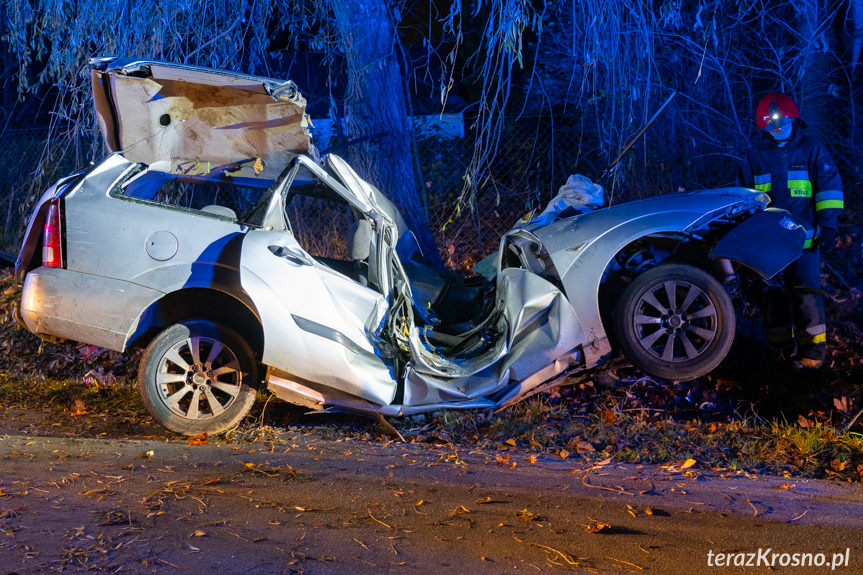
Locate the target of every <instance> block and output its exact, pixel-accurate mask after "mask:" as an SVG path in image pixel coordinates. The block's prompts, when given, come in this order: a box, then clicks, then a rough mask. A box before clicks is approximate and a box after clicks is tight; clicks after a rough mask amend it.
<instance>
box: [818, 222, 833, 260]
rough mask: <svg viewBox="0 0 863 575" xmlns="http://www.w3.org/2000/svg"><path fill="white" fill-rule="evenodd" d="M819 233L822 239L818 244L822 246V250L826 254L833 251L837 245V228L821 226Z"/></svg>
mask: <svg viewBox="0 0 863 575" xmlns="http://www.w3.org/2000/svg"><path fill="white" fill-rule="evenodd" d="M819 235H820V237H821V241H820V242H819V243H818V246H819V247H820V248H821V252H822V253H825V254H826V253H829V252H831V251H833V248H834V247H836V230H835V229H834V228H821V230H820V232H819Z"/></svg>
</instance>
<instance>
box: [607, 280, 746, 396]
mask: <svg viewBox="0 0 863 575" xmlns="http://www.w3.org/2000/svg"><path fill="white" fill-rule="evenodd" d="M615 328H616V332H617V336H618V339H619V340H620V346H621V348H622V349H623V353H624V354H625V355H626V356H627V358H629V360H630V361H631V362H632V363H633V364H634V365H635V366H636V367H638V368H640V369H642V370H643V371H645V372H647V373H649V374H650V375H653V376H656V377H661V378H664V379H671V380H675V381H686V380H689V379H694V378H696V377H700V376H702V375H704V374H706V373H708V372H710V371H711V370H713V369H714V368H715V367H716V366H718V365H719V363H720V362H721V361H722V360H723V359H725V356H726V355H727V354H728V351H729V349H731V344H732V343H733V341H734V329H735V318H734V306H733V305H732V303H731V300H730V299H729V298H728V294H726V293H725V290H724V289H723V288H722V285H720V283H719V282H718V281H716V279H715V278H714V277H713V276H711V275H710V274H708V273H707V272H705V271H703V270H701V269H699V268H696V267H693V266H689V265H685V264H665V265H660V266H657V267H655V268H652V269H650V270H648V271H646V272H644V273H643V274H641V275H639V276H638V277H636V278H635V280H633V282H632V283H631V284H629V286H628V287H627V288H626V290H625V291H624V292H623V295H622V296H621V298H620V300H619V301H618V303H617V308H616V312H615Z"/></svg>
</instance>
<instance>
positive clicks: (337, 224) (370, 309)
mask: <svg viewBox="0 0 863 575" xmlns="http://www.w3.org/2000/svg"><path fill="white" fill-rule="evenodd" d="M303 185H306V184H302V183H297V182H296V181H295V182H294V183H293V188H295V189H293V190H291V189H289V190H286V192H285V194H284V197H285V198H286V203H285V205H286V206H287V208H286V216H287V219H288V220H289V221H290V229H289V230H287V231H280V230H267V229H260V230H252V231H250V232H249V233H248V234H247V235H246V237H245V239H244V241H243V249H242V258H241V270H242V271H241V278H242V284H243V287H244V289H245V290H246V292H247V293H249V295H250V296H251V298H252V300H253V302H254V304H255V306H256V308H257V310H258V312H259V314H260V317H261V322H262V324H263V328H264V355H263V361H264V363H265V364H267V365H269V366H271V367H273V368H275V369H277V370H280V371H283V372H286V373H287V374H289V375H290V376H293V377H294V378H299V379H301V380H307V381H311V382H315V383H318V384H322V385H325V386H327V387H330V388H334V389H337V390H339V391H342V392H345V393H349V394H351V395H354V396H357V397H361V398H363V399H366V400H368V401H372V402H374V403H377V404H381V405H385V404H389V403H390V402H392V400H393V398H394V397H395V393H396V387H397V384H396V379H397V376H396V374H395V373H394V370H393V361H392V358H390V357H387V355H388V353H387V351H386V349H387V346H386V345H381V344H380V342H379V340H378V336H379V334H380V331H381V328H382V323H383V320H384V318H385V316H386V313H387V309H388V302H387V298H386V297H385V296H384V295H383V294H382V293H381V291H379V290H378V289H375V288H374V287H370V286H368V285H363V283H362V281H361V279H362V277H361V275H360V274H361V271H360V269H359V266H356V265H355V262H353V261H350V259H349V258H346V255H347V245H346V242H347V237H348V232H349V229H350V225H351V223H352V221H351V220H353V221H357V220H358V218H360V217H364V216H363V214H358V213H357V210H356V209H355V208H354V207H353V206H352V205H351V204H350V203H349V202H348V201H347V200H346V199H345V198H344V197H342V196H340V195H339V194H338V193H337V192H336V191H335V190H333V189H332V188H329V187H328V186H326V185H324V184H322V183H321V182H320V181H317V182H314V183H313V184H311V186H310V187H308V188H307V189H306V190H300V191H299V192H298V191H297V189H299V188H302V187H303ZM324 196H326V197H324ZM324 200H326V201H324ZM323 204H329V205H326V206H324V205H323ZM332 204H337V205H338V206H339V207H340V208H341V211H333V209H332ZM324 208H329V211H327V209H324Z"/></svg>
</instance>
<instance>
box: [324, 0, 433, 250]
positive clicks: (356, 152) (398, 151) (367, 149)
mask: <svg viewBox="0 0 863 575" xmlns="http://www.w3.org/2000/svg"><path fill="white" fill-rule="evenodd" d="M330 6H331V7H332V10H333V14H334V15H335V18H336V26H337V28H338V31H339V35H340V36H341V40H342V42H341V44H342V46H344V50H345V57H346V60H347V65H348V87H347V88H348V89H347V94H346V97H345V124H346V128H347V135H348V138H349V140H353V141H355V143H354V144H353V145H352V146H350V147H349V149H348V154H349V159H350V162H351V164H352V165H353V167H354V169H356V170H357V172H358V173H359V174H360V175H362V176H363V177H365V178H367V179H368V180H369V181H370V182H372V183H373V184H374V185H375V186H377V187H378V189H380V190H381V191H382V192H383V193H384V194H385V195H386V196H387V197H389V198H390V199H391V200H393V201H394V202H395V203H396V204H397V205H398V206H399V207H400V208H401V211H402V215H403V216H404V218H405V221H407V224H408V226H409V227H410V228H411V230H413V232H414V234H416V237H417V240H418V242H419V244H420V248H421V249H422V251H423V254H425V255H426V257H428V258H429V259H430V260H431V261H432V262H434V263H435V264H437V265H442V264H441V259H440V254H439V253H438V250H437V247H436V246H435V241H434V238H433V237H432V235H431V230H430V229H429V225H428V221H427V219H426V216H425V213H424V212H423V208H422V203H421V201H420V198H419V194H418V192H417V183H416V180H415V177H414V171H413V163H412V158H411V141H410V125H409V124H408V122H410V121H411V119H410V118H409V117H408V115H407V104H406V94H405V91H404V83H403V81H402V70H401V67H400V66H399V60H398V57H397V45H396V39H395V33H396V32H395V27H394V25H393V22H392V20H391V18H390V14H389V12H388V11H387V5H386V0H330Z"/></svg>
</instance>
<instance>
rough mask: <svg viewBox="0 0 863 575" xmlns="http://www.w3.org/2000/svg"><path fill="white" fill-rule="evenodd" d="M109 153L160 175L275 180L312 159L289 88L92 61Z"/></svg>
mask: <svg viewBox="0 0 863 575" xmlns="http://www.w3.org/2000/svg"><path fill="white" fill-rule="evenodd" d="M90 70H91V78H92V89H93V102H94V105H95V108H96V117H97V119H98V123H99V127H100V129H101V130H102V136H103V138H104V139H105V143H106V144H107V145H108V147H109V148H110V149H111V150H112V151H115V152H121V153H122V154H123V155H124V156H125V157H126V158H127V159H129V160H130V161H133V162H141V163H145V164H148V165H150V166H151V167H152V168H154V169H159V170H161V171H165V172H170V173H177V174H188V175H197V176H202V175H207V174H211V173H212V174H213V175H214V176H221V175H222V174H223V173H226V174H228V175H230V176H234V177H237V176H241V177H252V178H256V179H262V180H274V179H276V177H277V176H278V175H279V173H281V171H282V170H283V169H284V167H285V166H286V165H287V164H288V162H289V161H290V160H291V159H292V158H294V157H295V156H296V155H298V154H310V153H312V149H313V148H312V143H311V136H310V135H309V132H308V129H307V128H308V122H307V117H306V115H305V109H306V100H305V98H303V96H302V95H301V94H300V92H299V90H298V89H297V87H296V85H295V84H294V83H293V82H290V81H282V80H272V79H269V78H263V77H258V76H250V75H246V74H239V73H232V72H223V71H219V70H211V69H207V68H200V67H195V66H185V65H183V64H171V63H166V62H152V61H145V60H128V59H118V58H94V59H92V60H90Z"/></svg>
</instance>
